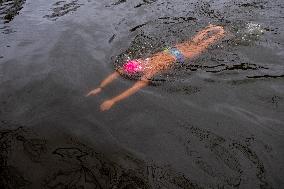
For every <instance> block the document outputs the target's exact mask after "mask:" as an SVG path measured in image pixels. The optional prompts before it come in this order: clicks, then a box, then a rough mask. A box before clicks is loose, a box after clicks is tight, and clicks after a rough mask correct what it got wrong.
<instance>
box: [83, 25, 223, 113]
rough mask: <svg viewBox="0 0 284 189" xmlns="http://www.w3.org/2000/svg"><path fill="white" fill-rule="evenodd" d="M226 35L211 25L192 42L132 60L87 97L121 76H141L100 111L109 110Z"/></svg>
mask: <svg viewBox="0 0 284 189" xmlns="http://www.w3.org/2000/svg"><path fill="white" fill-rule="evenodd" d="M224 34H225V31H224V29H223V27H221V26H215V25H209V26H208V27H206V28H205V29H203V30H202V31H200V32H198V33H197V34H196V35H195V36H194V37H193V38H192V39H191V40H189V41H185V42H183V43H180V44H177V45H176V46H174V47H172V48H170V49H169V50H167V51H161V52H158V53H156V54H154V55H152V56H151V57H149V58H146V59H137V60H130V61H127V62H125V63H124V64H123V66H122V67H120V68H118V69H117V70H116V71H115V72H113V73H112V74H111V75H109V76H108V77H107V78H106V79H104V80H103V81H102V82H101V84H100V85H99V87H98V88H96V89H94V90H91V91H90V92H89V93H88V94H87V96H90V95H96V94H98V93H100V92H101V91H102V89H103V88H104V87H106V86H107V85H108V84H110V83H111V82H112V81H113V80H114V79H116V78H117V77H118V76H119V75H121V74H126V75H134V74H139V75H140V80H139V81H137V82H136V83H135V84H134V85H133V86H132V87H130V88H129V89H127V90H125V91H124V92H122V93H121V94H119V95H117V96H115V97H113V98H112V99H109V100H106V101H104V102H103V103H102V104H101V106H100V109H101V111H105V110H109V109H110V108H111V107H112V106H113V105H114V104H115V103H117V102H119V101H121V100H123V99H125V98H127V97H128V96H130V95H132V94H134V93H135V92H137V91H138V90H139V89H141V88H143V87H145V86H147V85H148V84H149V82H150V81H149V80H150V79H151V78H152V77H153V76H155V75H156V74H157V73H160V72H162V71H164V70H168V69H169V68H170V67H171V66H172V64H173V63H174V62H176V61H183V60H185V59H193V58H195V57H197V56H198V55H200V54H201V53H202V52H203V51H205V50H206V49H207V48H208V47H209V46H210V45H212V44H214V43H215V42H216V41H218V40H219V39H221V38H222V37H223V36H224Z"/></svg>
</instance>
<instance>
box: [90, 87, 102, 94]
mask: <svg viewBox="0 0 284 189" xmlns="http://www.w3.org/2000/svg"><path fill="white" fill-rule="evenodd" d="M101 91H102V88H101V87H98V88H96V89H94V90H92V91H90V92H89V93H88V94H87V95H86V96H95V95H97V94H99V93H100V92H101Z"/></svg>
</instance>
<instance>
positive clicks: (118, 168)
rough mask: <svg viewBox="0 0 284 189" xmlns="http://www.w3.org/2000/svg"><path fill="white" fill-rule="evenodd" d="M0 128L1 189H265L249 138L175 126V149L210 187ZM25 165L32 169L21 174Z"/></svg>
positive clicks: (119, 157)
mask: <svg viewBox="0 0 284 189" xmlns="http://www.w3.org/2000/svg"><path fill="white" fill-rule="evenodd" d="M1 126H2V127H3V126H4V127H14V128H15V129H5V130H1V131H0V134H1V143H0V144H1V154H0V157H1V168H2V173H1V185H0V186H1V187H2V188H18V187H29V188H35V187H36V186H37V187H40V188H80V187H83V188H121V189H122V188H145V189H148V188H183V189H186V188H208V187H209V188H211V187H213V188H215V187H218V186H220V185H222V186H223V187H239V186H240V183H241V181H242V179H243V178H250V177H256V178H257V180H258V181H259V183H260V188H271V185H270V184H269V183H268V181H267V179H266V175H267V172H266V169H265V168H264V165H263V163H262V162H261V160H260V159H259V157H258V156H257V154H256V153H255V152H254V151H253V150H252V149H251V147H250V146H251V145H253V144H254V143H255V142H257V141H256V139H255V138H254V136H251V137H249V138H246V139H245V141H243V142H239V141H236V140H234V139H225V138H223V137H221V136H218V135H217V134H215V133H213V132H210V131H207V130H203V129H200V128H197V127H193V126H190V125H188V124H181V125H180V127H177V128H176V130H175V131H173V133H171V134H172V135H173V136H175V137H178V138H179V137H180V134H179V132H185V135H184V137H185V138H179V142H180V144H181V145H182V146H183V147H184V150H185V152H186V155H187V156H188V158H189V159H190V160H191V161H192V163H194V164H195V166H196V167H198V168H199V169H200V170H202V171H203V172H204V173H205V174H206V175H207V176H209V178H210V179H208V180H211V181H213V182H214V183H215V182H216V183H215V184H214V185H212V184H210V183H206V182H203V183H198V182H196V181H193V180H192V179H190V178H188V177H186V176H185V175H184V174H182V173H178V172H175V171H173V170H172V168H171V167H170V166H164V167H162V166H159V165H155V164H153V163H146V162H144V161H143V160H140V159H138V158H137V157H135V155H133V154H132V155H131V154H130V153H120V154H116V156H108V155H106V154H104V153H102V152H100V151H99V150H96V149H94V148H92V147H90V146H89V145H86V144H84V143H82V142H81V141H79V140H78V138H74V137H72V136H68V137H66V136H65V137H63V138H59V139H58V138H55V137H52V136H49V138H44V139H42V138H38V136H37V134H36V133H34V132H31V131H30V130H28V129H24V126H18V125H14V124H13V125H11V124H10V123H8V122H4V121H2V123H1ZM44 137H46V136H44ZM54 141H57V142H56V143H55V142H54ZM263 147H264V148H265V150H266V151H267V152H268V153H270V152H271V150H272V149H271V147H269V145H265V146H263ZM200 148H202V150H201V149H200ZM17 156H18V157H19V156H20V157H21V161H18V160H17V158H16V157H17ZM113 158H115V159H113ZM240 158H241V159H242V161H240V160H239V159H240ZM216 163H217V164H219V166H218V168H216V165H215V164H216ZM247 163H249V164H251V168H250V169H249V170H246V168H245V167H243V165H245V164H247ZM26 166H29V167H33V168H35V169H33V172H32V173H28V174H22V172H23V171H24V170H25V168H26ZM41 170H45V172H44V173H43V172H41ZM252 172H253V174H252ZM35 175H36V176H35Z"/></svg>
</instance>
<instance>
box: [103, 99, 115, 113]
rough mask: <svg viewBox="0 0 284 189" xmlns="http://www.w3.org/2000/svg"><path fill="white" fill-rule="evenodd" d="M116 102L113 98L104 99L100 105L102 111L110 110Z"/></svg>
mask: <svg viewBox="0 0 284 189" xmlns="http://www.w3.org/2000/svg"><path fill="white" fill-rule="evenodd" d="M114 104H115V102H114V101H113V100H106V101H104V102H103V103H102V104H101V106H100V109H101V111H102V112H103V111H107V110H109V109H110V108H111V107H112V106H113V105H114Z"/></svg>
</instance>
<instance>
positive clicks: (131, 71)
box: [122, 47, 185, 76]
mask: <svg viewBox="0 0 284 189" xmlns="http://www.w3.org/2000/svg"><path fill="white" fill-rule="evenodd" d="M164 52H168V53H170V54H171V55H172V56H173V57H174V58H175V59H176V61H177V62H179V63H183V62H184V60H185V57H184V56H183V54H182V53H181V52H180V51H179V50H178V49H177V48H176V47H173V48H166V49H165V50H164ZM146 64H147V59H146ZM145 67H147V66H146V65H145V63H144V62H142V61H141V60H139V59H134V60H128V61H127V62H126V63H124V64H123V66H122V68H123V71H124V72H125V73H126V74H127V75H128V76H135V75H141V73H142V72H143V71H144V69H145Z"/></svg>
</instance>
